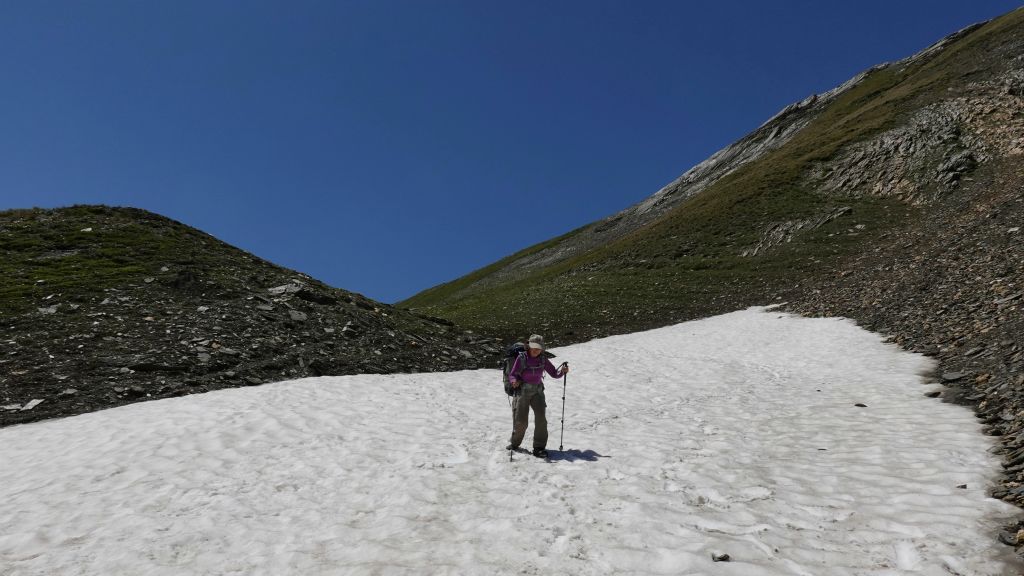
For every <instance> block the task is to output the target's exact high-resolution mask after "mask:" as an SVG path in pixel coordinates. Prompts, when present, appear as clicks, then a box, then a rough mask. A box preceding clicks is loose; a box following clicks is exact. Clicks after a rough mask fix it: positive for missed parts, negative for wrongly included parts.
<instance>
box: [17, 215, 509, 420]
mask: <svg viewBox="0 0 1024 576" xmlns="http://www.w3.org/2000/svg"><path fill="white" fill-rule="evenodd" d="M0 256H2V258H0V330H2V332H3V338H2V340H0V346H2V348H0V351H2V355H0V426H3V425H8V424H15V423H20V422H28V421H33V420H39V419H43V418H49V417H53V416H62V415H67V414H76V413H80V412H88V411H92V410H96V409H100V408H107V407H110V406H116V405H120V404H124V403H128V402H135V401H139V400H145V399H152V398H161V397H168V396H180V395H185V394H192V393H196V392H204V391H207V390H213V389H217V388H225V387H234V386H248V385H253V384H259V383H263V382H268V381H274V380H281V379H285V378H295V377H302V376H318V375H328V374H329V375H334V374H357V373H359V374H362V373H393V372H420V371H445V370H453V369H458V368H475V367H480V366H487V367H490V366H493V364H494V360H493V358H494V356H493V355H494V353H496V352H498V348H496V347H493V346H492V344H493V341H489V340H487V339H486V338H480V337H477V336H475V335H472V334H466V333H464V332H463V331H462V330H460V329H458V328H456V327H454V326H452V325H451V323H450V322H446V321H443V320H439V319H432V318H427V317H423V316H418V315H416V314H411V313H409V312H405V311H402V310H396V309H394V308H392V307H391V306H387V305H384V304H381V303H379V302H374V301H372V300H370V299H367V298H365V297H363V296H360V295H359V294H354V293H352V292H347V291H345V290H339V289H336V288H331V287H329V286H327V285H325V284H323V283H321V282H318V281H316V280H314V279H312V278H310V277H309V276H306V275H304V274H300V273H297V272H294V271H292V270H288V269H285V268H281V267H279V266H275V265H273V264H271V263H270V262H267V261H265V260H261V259H260V258H257V257H255V256H253V255H251V254H248V253H246V252H244V251H242V250H239V249H237V248H234V247H232V246H229V245H227V244H225V243H223V242H221V241H220V240H217V239H216V238H214V237H212V236H210V235H208V234H204V233H202V232H200V231H198V230H195V229H194V228H190V227H188V226H185V225H183V224H181V223H179V222H175V221H173V220H170V219H168V218H165V217H163V216H159V215H156V214H152V213H149V212H146V211H143V210H137V209H130V208H109V207H104V206H76V207H72V208H63V209H57V210H12V211H7V212H0ZM34 400H42V402H41V403H35V405H32V406H29V405H31V404H33V401H34Z"/></svg>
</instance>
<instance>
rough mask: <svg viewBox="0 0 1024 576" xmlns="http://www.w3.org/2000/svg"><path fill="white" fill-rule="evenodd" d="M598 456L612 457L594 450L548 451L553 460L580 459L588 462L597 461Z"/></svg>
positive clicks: (570, 460) (571, 460) (549, 457)
mask: <svg viewBox="0 0 1024 576" xmlns="http://www.w3.org/2000/svg"><path fill="white" fill-rule="evenodd" d="M598 458H610V456H605V455H604V454H598V453H597V452H594V451H593V450H565V451H562V452H558V451H554V450H552V451H550V452H548V460H551V461H552V462H559V461H561V462H577V461H580V460H583V461H586V462H597V459H598Z"/></svg>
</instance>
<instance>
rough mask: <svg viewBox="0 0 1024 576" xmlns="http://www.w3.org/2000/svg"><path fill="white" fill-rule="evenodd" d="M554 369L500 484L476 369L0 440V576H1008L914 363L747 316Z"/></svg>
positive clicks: (576, 357)
mask: <svg viewBox="0 0 1024 576" xmlns="http://www.w3.org/2000/svg"><path fill="white" fill-rule="evenodd" d="M550 336H553V335H550ZM553 352H555V353H556V354H557V355H558V358H557V359H556V360H555V362H556V363H558V362H560V361H562V360H568V361H569V362H570V363H571V365H572V368H573V370H572V372H571V373H570V374H569V375H568V378H567V380H566V382H565V384H566V399H565V428H564V447H565V449H564V450H563V451H557V449H558V446H559V434H560V429H559V417H560V412H561V405H562V398H561V395H562V382H561V381H557V380H555V381H549V382H548V385H547V386H548V390H547V401H548V415H549V421H550V425H549V428H550V431H551V440H550V441H549V443H548V447H549V448H551V449H553V451H552V454H551V458H550V461H545V460H542V459H537V458H534V457H532V456H530V455H528V454H521V453H516V454H515V455H514V461H512V462H510V461H509V453H508V452H506V451H504V450H503V448H504V445H505V443H506V441H507V438H508V435H509V430H510V427H511V413H510V409H509V406H508V403H507V401H506V397H505V395H504V393H503V392H502V390H501V384H500V375H499V373H498V372H497V371H494V370H479V371H467V372H458V373H445V374H419V375H392V376H353V377H324V378H314V379H305V380H298V381H289V382H281V383H277V384H271V385H265V386H260V387H254V388H245V389H236V390H223V391H218V392H212V393H209V394H204V395H197V396H191V397H183V398H176V399H171V400H161V401H157V402H149V403H144V404H136V405H132V406H127V407H122V408H117V409H113V410H107V411H103V412H98V413H93V414H86V415H83V416H77V417H73V418H67V419H64V420H58V421H49V422H41V423H36V424H29V425H23V426H16V427H12V428H7V429H3V430H0V574H3V575H5V576H6V575H30V574H31V575H42V574H46V575H49V574H62V575H68V574H89V575H94V574H103V575H122V574H123V575H129V574H131V575H135V574H148V575H180V574H246V575H248V574H266V575H275V576H277V575H303V576H305V575H316V574H453V575H454V574H457V575H462V574H715V575H744V576H748V575H759V574H802V575H810V574H813V575H820V574H851V575H852V574H858V575H862V574H887V575H890V574H935V575H939V574H942V575H948V574H963V575H988V574H991V575H994V574H1010V573H1017V572H1018V571H1019V570H1020V566H1019V565H1017V564H1015V563H1014V560H1013V558H1012V555H1011V554H1010V551H1009V549H1008V548H1006V547H1004V546H1002V545H1000V544H998V543H997V541H996V538H995V536H996V534H997V532H998V528H999V527H1000V525H1001V524H1002V523H1004V522H1009V521H1012V520H1013V519H1014V518H1015V517H1016V516H1017V512H1016V509H1013V508H1011V507H1009V506H1008V505H1006V504H1004V503H1002V502H999V501H996V500H992V499H989V498H986V496H985V490H986V487H987V486H988V485H989V483H990V482H991V481H992V479H993V478H994V477H995V474H996V473H997V469H998V462H997V460H996V459H995V458H994V457H993V456H991V455H990V454H989V453H988V452H986V450H987V449H988V448H990V447H991V445H992V443H991V439H989V438H987V437H985V436H983V435H982V434H981V433H980V432H979V425H978V424H977V422H976V420H975V419H974V417H973V416H972V414H971V412H970V411H969V410H968V409H966V408H963V407H959V406H954V405H950V404H944V403H942V402H941V401H939V400H935V399H929V398H925V397H924V393H925V392H927V391H929V390H931V389H934V386H928V385H924V383H925V382H926V380H925V378H924V377H923V376H922V374H923V373H924V372H926V371H927V370H928V369H929V368H930V367H931V366H930V364H929V361H928V360H927V359H925V358H923V357H920V356H915V355H911V354H908V353H904V352H901V351H899V350H898V349H897V348H895V347H893V346H891V345H887V344H884V343H883V342H882V340H881V338H880V337H879V336H877V335H874V334H871V333H868V332H866V331H863V330H861V329H859V328H857V327H856V326H854V325H853V324H852V323H851V322H849V321H845V320H838V319H806V318H800V317H796V316H790V315H785V314H781V313H777V312H772V311H770V310H767V309H751V310H746V311H742V312H736V313H732V314H728V315H724V316H719V317H715V318H710V319H707V320H702V321H697V322H689V323H685V324H679V325H676V326H671V327H668V328H663V329H659V330H654V331H650V332H644V333H638V334H630V335H625V336H617V337H612V338H606V339H602V340H598V341H593V342H589V343H585V344H579V345H575V346H569V347H565V348H561V349H556V350H553ZM856 404H864V405H865V407H858V406H856ZM532 426H533V425H532V416H531V429H530V430H529V431H528V432H527V440H526V443H524V445H525V446H529V442H530V438H531V437H532ZM962 485H966V488H961V487H959V486H962ZM722 554H728V555H729V561H727V562H726V561H720V562H715V561H713V559H712V556H713V555H722Z"/></svg>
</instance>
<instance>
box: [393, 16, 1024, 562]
mask: <svg viewBox="0 0 1024 576" xmlns="http://www.w3.org/2000/svg"><path fill="white" fill-rule="evenodd" d="M799 108H800V107H798V109H797V110H796V111H795V112H791V113H796V114H801V113H806V111H805V112H801V111H800V109H799ZM808 111H810V112H811V113H812V114H813V118H812V119H810V120H809V121H807V122H806V123H805V124H803V126H802V127H801V128H800V129H799V130H797V131H796V132H795V133H792V134H790V135H789V136H788V140H787V141H786V142H785V143H783V144H781V145H779V146H777V147H775V148H772V149H768V150H765V149H764V147H763V146H760V147H759V146H758V145H756V142H757V141H758V140H757V138H751V137H748V138H747V139H745V141H746V142H755V144H753V146H755V148H757V150H756V151H757V153H756V154H755V153H749V154H747V153H744V152H743V151H737V152H735V153H732V155H733V156H734V157H737V158H748V160H746V161H745V162H742V163H740V164H739V165H737V166H735V167H733V168H730V169H729V170H726V171H722V172H721V173H718V174H717V179H714V181H713V182H710V183H708V184H707V185H706V186H704V187H703V188H701V189H700V190H699V191H698V192H697V193H695V194H687V193H686V191H685V190H686V189H684V190H683V191H681V192H679V193H678V196H681V197H682V196H685V198H684V199H683V200H681V201H679V202H678V203H677V204H676V205H674V207H672V208H670V209H667V210H666V211H665V212H664V214H662V215H660V216H659V217H657V218H655V219H653V220H652V221H650V222H646V223H643V224H642V225H640V226H639V227H636V228H635V229H632V230H631V231H629V232H628V233H627V234H624V235H622V236H620V237H616V238H610V239H609V240H608V241H607V242H604V243H596V244H594V245H592V246H590V245H585V244H583V243H577V242H578V240H577V239H579V238H587V237H596V236H597V235H599V234H600V233H601V229H602V227H603V226H607V225H608V224H609V222H613V221H614V219H615V218H617V217H619V216H620V215H621V214H620V215H616V216H613V217H612V218H611V219H608V220H605V221H602V222H596V223H594V224H591V225H589V226H587V227H584V228H581V229H580V230H577V231H574V232H573V233H570V234H568V235H566V236H563V237H561V238H556V239H553V240H551V241H549V242H547V243H544V244H542V245H538V246H535V247H531V248H527V249H526V250H524V251H522V252H520V253H519V254H515V255H513V256H510V257H509V258H506V259H505V260H502V261H500V262H498V263H496V264H494V265H492V266H490V267H488V268H485V269H483V270H481V271H478V272H476V273H474V274H470V275H468V276H466V277H464V278H461V279H458V280H455V281H453V282H450V283H448V284H445V285H442V286H439V287H436V288H434V289H432V290H429V291H426V292H424V293H422V294H419V295H417V296H415V297H413V298H411V299H409V300H408V301H406V302H403V303H400V305H402V306H407V307H411V308H413V309H415V310H419V311H423V312H428V313H430V314H435V315H438V316H442V317H445V318H448V319H450V320H453V321H456V322H458V323H460V324H462V325H465V326H467V327H469V328H473V329H477V330H484V331H488V332H490V333H496V334H499V335H501V336H504V337H506V338H511V337H515V336H521V335H522V334H525V333H529V332H532V331H543V332H544V334H545V336H548V337H549V339H550V340H551V341H553V342H554V343H555V344H563V343H568V342H575V341H580V340H585V339H588V338H592V337H595V336H601V335H606V334H616V333H625V332H630V331H635V330H638V329H642V328H647V327H654V326H663V325H666V324H670V323H673V322H677V321H680V320H685V319H690V318H698V317H704V316H709V315H712V314H716V313H721V312H728V311H731V310H736V309H741V308H744V307H746V306H750V305H759V304H765V303H770V302H786V303H788V304H787V307H788V309H789V310H793V311H798V312H801V313H804V314H809V315H826V316H837V315H838V316H844V317H848V318H853V319H855V320H857V321H858V322H859V323H861V324H862V325H864V326H865V327H867V328H870V329H872V330H875V331H877V332H880V333H882V334H886V335H888V336H889V337H890V338H891V339H892V340H893V341H894V342H895V343H897V344H899V345H901V346H903V347H904V348H906V349H909V350H913V351H916V352H920V353H923V354H926V355H929V356H932V357H934V358H936V359H937V360H938V368H937V371H936V373H935V378H936V379H941V380H942V381H943V382H945V383H947V384H949V385H950V389H949V390H947V391H946V392H944V393H943V394H942V395H943V396H944V397H946V398H947V399H952V400H957V401H968V402H971V403H973V404H974V405H975V406H976V409H977V411H978V415H979V417H980V418H982V419H983V421H984V422H985V423H986V433H988V434H991V435H993V436H998V437H1000V439H1001V440H1000V447H999V450H1000V451H1001V452H1002V454H1003V455H1004V457H1005V460H1006V461H1005V463H1004V464H1005V469H1006V474H1005V475H1004V476H1003V478H1002V479H1001V484H1002V485H1001V486H999V487H997V488H995V489H994V491H993V495H994V496H996V497H998V498H1002V499H1005V500H1008V501H1011V502H1014V503H1017V504H1018V505H1024V264H1022V263H1024V232H1022V228H1024V9H1018V10H1016V11H1014V12H1011V13H1009V14H1007V15H1005V16H1002V17H1000V18H997V19H995V20H992V21H989V22H986V23H984V24H982V25H978V26H972V27H970V28H967V29H965V30H963V31H961V32H958V33H957V34H954V35H951V36H950V37H948V38H946V39H944V40H943V41H941V42H939V43H937V44H936V45H934V46H932V47H929V48H928V49H926V50H924V51H922V52H921V53H919V54H917V55H915V56H913V57H911V58H908V59H906V60H903V61H900V62H896V63H892V64H888V65H883V66H878V67H875V68H873V69H872V70H870V71H868V72H867V73H866V74H864V75H862V76H860V77H858V78H857V79H854V81H853V83H852V85H851V84H850V83H848V84H847V85H844V87H843V89H842V90H838V91H837V92H836V93H835V94H833V95H832V96H831V97H830V98H828V99H827V102H825V104H824V105H823V106H822V107H821V108H820V109H813V108H811V109H808ZM783 116H785V115H783ZM771 124H772V121H770V122H769V123H768V124H766V126H770V125H771ZM762 131H763V128H762V129H759V130H758V131H755V132H754V136H756V135H757V134H759V133H762ZM745 141H741V142H740V143H737V145H736V146H741V147H742V146H745V145H746V144H744V142H745ZM709 162H710V161H709ZM683 180H685V178H684V179H683ZM659 195H660V196H659ZM664 196H665V194H664V193H663V192H659V194H656V195H655V196H654V197H652V198H651V199H649V200H648V201H647V202H645V203H641V204H640V205H638V206H635V207H633V208H631V209H629V210H626V211H624V213H622V214H630V213H639V212H642V210H643V206H645V205H650V204H656V203H657V201H658V199H659V198H661V197H664ZM553 254H563V255H565V256H564V257H561V258H558V257H548V256H550V255H553ZM534 262H536V263H538V264H537V265H532V263H534ZM494 278H501V281H492V280H491V279H494ZM1015 533H1017V530H1016V528H1015V529H1013V530H1012V531H1010V534H1011V536H1010V537H1007V538H1006V540H1007V541H1011V542H1016V536H1012V534H1015Z"/></svg>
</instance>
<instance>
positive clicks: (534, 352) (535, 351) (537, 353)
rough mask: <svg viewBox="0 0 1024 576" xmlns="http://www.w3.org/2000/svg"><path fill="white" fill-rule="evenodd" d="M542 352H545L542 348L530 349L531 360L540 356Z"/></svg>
mask: <svg viewBox="0 0 1024 576" xmlns="http://www.w3.org/2000/svg"><path fill="white" fill-rule="evenodd" d="M541 352H543V350H541V349H540V348H530V358H536V357H537V356H540V353H541Z"/></svg>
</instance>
